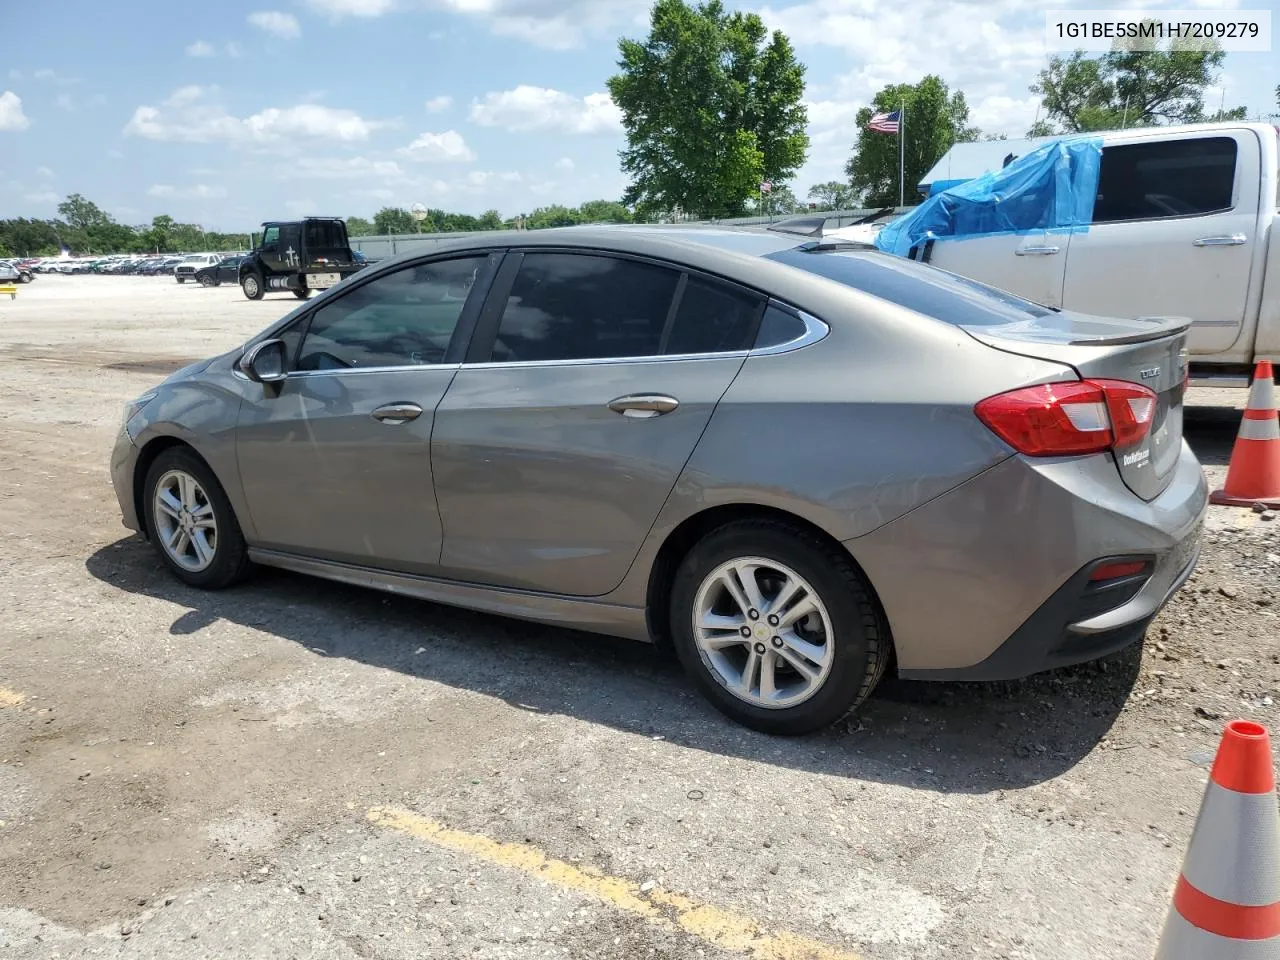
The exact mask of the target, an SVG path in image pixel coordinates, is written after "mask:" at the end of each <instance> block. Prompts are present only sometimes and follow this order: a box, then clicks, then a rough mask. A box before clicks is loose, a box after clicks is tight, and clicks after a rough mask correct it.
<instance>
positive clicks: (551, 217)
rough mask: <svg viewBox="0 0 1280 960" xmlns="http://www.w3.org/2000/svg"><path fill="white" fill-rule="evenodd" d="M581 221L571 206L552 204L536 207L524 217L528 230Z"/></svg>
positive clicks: (573, 224)
mask: <svg viewBox="0 0 1280 960" xmlns="http://www.w3.org/2000/svg"><path fill="white" fill-rule="evenodd" d="M581 222H582V217H581V214H579V212H578V211H577V210H575V209H573V208H571V207H564V206H561V205H560V204H558V203H557V204H553V205H552V206H550V207H538V208H537V209H536V210H534V211H533V213H531V214H529V215H528V216H527V217H525V226H526V227H527V228H528V229H530V230H544V229H546V228H547V227H573V226H577V225H578V224H579V223H581Z"/></svg>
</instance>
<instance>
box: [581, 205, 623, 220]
mask: <svg viewBox="0 0 1280 960" xmlns="http://www.w3.org/2000/svg"><path fill="white" fill-rule="evenodd" d="M631 219H632V218H631V211H630V210H628V209H627V207H626V205H625V204H622V203H619V202H618V201H617V200H588V201H587V202H586V203H584V204H583V205H582V206H580V207H579V208H578V222H579V223H630V222H631Z"/></svg>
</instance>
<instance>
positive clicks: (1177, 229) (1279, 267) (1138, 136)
mask: <svg viewBox="0 0 1280 960" xmlns="http://www.w3.org/2000/svg"><path fill="white" fill-rule="evenodd" d="M1099 136H1101V138H1102V141H1103V148H1102V165H1101V170H1100V173H1099V177H1098V193H1097V198H1096V200H1095V201H1094V206H1093V221H1092V223H1091V224H1090V225H1089V227H1088V229H1087V230H1077V231H1075V232H1062V231H1050V232H1045V233H1030V234H1027V233H1021V234H994V235H991V236H982V235H978V236H969V237H963V238H954V239H953V238H950V237H941V238H938V239H937V240H934V241H933V242H931V243H930V244H928V246H929V247H930V248H931V249H929V250H927V251H922V252H921V253H920V254H915V251H913V255H919V256H920V257H921V258H922V259H928V260H929V262H930V263H932V264H934V265H935V266H938V267H942V268H943V269H945V270H950V271H952V272H954V273H958V274H961V275H962V276H966V277H972V278H974V279H975V280H981V281H983V282H985V283H989V284H991V285H993V286H996V287H1001V288H1003V289H1005V290H1009V291H1010V292H1012V293H1016V294H1019V295H1021V296H1023V297H1026V298H1028V299H1030V300H1036V301H1039V302H1041V303H1044V304H1046V305H1048V306H1054V307H1063V308H1065V309H1068V310H1076V311H1080V312H1082V313H1092V314H1103V315H1108V316H1122V317H1137V316H1156V315H1163V316H1180V317H1189V318H1190V319H1191V321H1192V326H1191V332H1190V335H1189V338H1188V349H1189V351H1190V354H1191V357H1190V360H1191V377H1192V380H1193V381H1195V382H1198V383H1203V384H1206V385H1220V386H1228V385H1232V386H1234V385H1240V386H1243V385H1245V384H1247V383H1248V378H1249V374H1250V371H1251V370H1252V367H1253V364H1254V362H1255V361H1256V360H1272V361H1277V360H1280V174H1278V173H1277V157H1278V156H1280V127H1273V126H1270V125H1268V124H1260V123H1227V124H1203V125H1197V126H1186V127H1148V128H1144V129H1136V130H1123V131H1110V132H1106V133H1101V134H1099Z"/></svg>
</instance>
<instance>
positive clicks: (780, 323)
mask: <svg viewBox="0 0 1280 960" xmlns="http://www.w3.org/2000/svg"><path fill="white" fill-rule="evenodd" d="M807 331H808V328H807V327H805V325H804V321H803V320H801V319H800V318H799V317H797V316H796V315H795V314H794V313H791V312H790V311H788V310H783V309H781V308H779V307H777V306H774V305H773V304H772V303H771V304H769V308H768V309H767V310H765V312H764V319H763V320H761V321H760V333H759V334H757V335H756V343H755V346H756V349H757V350H759V349H761V348H762V347H776V346H778V345H779V344H783V343H790V342H791V341H792V340H799V339H800V338H801V337H803V336H804V335H805V333H806V332H807Z"/></svg>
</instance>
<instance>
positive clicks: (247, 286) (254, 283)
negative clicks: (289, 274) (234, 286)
mask: <svg viewBox="0 0 1280 960" xmlns="http://www.w3.org/2000/svg"><path fill="white" fill-rule="evenodd" d="M240 289H241V290H243V291H244V295H245V296H246V297H248V298H249V299H250V300H261V299H262V296H263V294H265V293H266V290H265V289H264V288H263V283H262V274H260V273H259V272H258V271H257V270H249V271H246V272H245V275H244V276H243V277H241V278H240Z"/></svg>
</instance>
